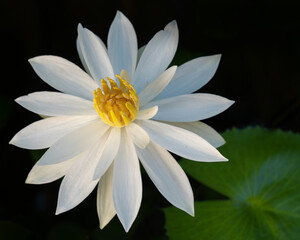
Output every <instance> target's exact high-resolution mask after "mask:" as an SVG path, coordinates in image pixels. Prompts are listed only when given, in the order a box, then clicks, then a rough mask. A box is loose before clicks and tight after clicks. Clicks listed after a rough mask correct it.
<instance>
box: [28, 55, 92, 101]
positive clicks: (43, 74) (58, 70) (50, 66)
mask: <svg viewBox="0 0 300 240" xmlns="http://www.w3.org/2000/svg"><path fill="white" fill-rule="evenodd" d="M29 63H30V64H31V66H32V67H33V69H34V71H35V72H36V73H37V75H39V77H40V78H41V79H43V80H44V81H45V82H46V83H48V84H49V85H50V86H52V87H54V88H55V89H57V90H59V91H61V92H64V93H68V94H71V95H75V96H78V97H83V98H85V99H89V100H93V98H94V95H93V91H94V90H95V89H97V84H96V83H95V81H93V79H92V78H91V77H90V76H89V75H88V74H87V73H85V72H84V71H83V70H82V69H80V68H79V67H78V66H76V65H75V64H73V63H71V62H69V61H68V60H66V59H64V58H61V57H56V56H39V57H35V58H31V59H29Z"/></svg>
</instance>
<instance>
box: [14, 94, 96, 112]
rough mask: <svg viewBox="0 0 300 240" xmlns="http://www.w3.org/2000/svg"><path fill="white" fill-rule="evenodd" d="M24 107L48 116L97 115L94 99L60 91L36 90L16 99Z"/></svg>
mask: <svg viewBox="0 0 300 240" xmlns="http://www.w3.org/2000/svg"><path fill="white" fill-rule="evenodd" d="M16 102H17V103H18V104H20V105H21V106H22V107H24V108H26V109H28V110H29V111H32V112H34V113H37V114H42V115H46V116H67V115H71V116H76V115H96V114H97V113H96V111H95V108H94V104H93V102H92V101H89V100H86V99H83V98H80V97H76V96H72V95H68V94H64V93H59V92H35V93H31V94H28V95H26V96H22V97H19V98H17V99H16Z"/></svg>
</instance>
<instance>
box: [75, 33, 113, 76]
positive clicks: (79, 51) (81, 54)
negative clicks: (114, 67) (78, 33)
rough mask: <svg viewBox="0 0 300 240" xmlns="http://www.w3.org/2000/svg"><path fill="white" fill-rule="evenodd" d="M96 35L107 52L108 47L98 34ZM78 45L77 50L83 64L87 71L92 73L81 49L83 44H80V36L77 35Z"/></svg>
mask: <svg viewBox="0 0 300 240" xmlns="http://www.w3.org/2000/svg"><path fill="white" fill-rule="evenodd" d="M96 37H97V40H98V41H99V43H100V44H101V46H102V47H103V48H104V50H105V51H106V52H107V49H106V46H105V44H104V43H103V42H102V40H101V39H100V38H99V37H98V36H96ZM76 47H77V52H78V55H79V58H80V61H81V63H82V65H83V67H84V69H85V71H86V72H87V73H89V74H91V73H90V70H89V68H88V65H87V64H86V62H85V59H84V56H83V53H82V49H81V45H80V42H79V38H78V37H77V39H76Z"/></svg>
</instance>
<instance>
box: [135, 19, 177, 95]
mask: <svg viewBox="0 0 300 240" xmlns="http://www.w3.org/2000/svg"><path fill="white" fill-rule="evenodd" d="M177 45H178V28H177V23H176V21H172V22H170V23H169V24H168V25H167V26H166V27H165V29H164V30H163V31H159V32H158V33H156V34H155V35H154V37H153V38H152V39H151V40H150V42H149V43H148V44H147V46H146V48H145V50H144V52H143V54H142V56H141V59H140V61H139V63H138V65H137V69H136V72H135V74H134V78H133V79H132V85H133V86H134V87H135V90H136V91H137V93H140V92H141V91H142V90H143V89H144V88H145V86H148V85H149V84H150V83H151V82H152V81H154V80H155V79H156V78H157V77H158V76H159V75H160V74H161V73H162V72H163V71H165V69H166V68H167V67H168V66H169V64H170V63H171V61H172V59H173V57H174V55H175V52H176V49H177Z"/></svg>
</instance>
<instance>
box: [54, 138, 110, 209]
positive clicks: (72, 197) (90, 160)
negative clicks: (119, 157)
mask: <svg viewBox="0 0 300 240" xmlns="http://www.w3.org/2000/svg"><path fill="white" fill-rule="evenodd" d="M106 135H107V134H106ZM106 137H107V136H104V138H106ZM104 144H105V141H102V142H101V141H100V142H96V143H95V144H93V145H92V147H90V148H89V149H88V150H87V151H85V152H84V153H82V154H80V157H78V159H77V161H76V162H75V163H74V164H73V166H72V168H71V169H70V170H69V171H68V172H67V174H66V176H65V177H64V179H63V181H62V183H61V185H60V188H59V193H58V203H57V208H56V214H60V213H62V212H65V211H68V210H70V209H72V208H74V207H76V206H77V205H78V204H79V203H81V202H82V201H83V200H84V199H85V198H86V197H87V196H88V195H89V194H90V193H91V192H92V191H93V189H94V188H95V187H96V185H97V183H98V182H99V179H96V180H94V179H93V176H94V169H95V167H96V164H97V162H98V160H99V158H100V156H101V154H102V151H103V146H104Z"/></svg>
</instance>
